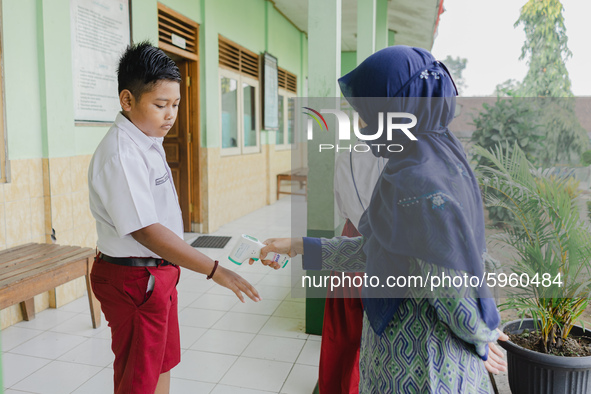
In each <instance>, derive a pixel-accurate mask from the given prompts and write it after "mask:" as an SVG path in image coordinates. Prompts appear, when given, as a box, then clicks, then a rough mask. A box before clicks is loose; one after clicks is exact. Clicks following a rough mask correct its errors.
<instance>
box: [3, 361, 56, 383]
mask: <svg viewBox="0 0 591 394" xmlns="http://www.w3.org/2000/svg"><path fill="white" fill-rule="evenodd" d="M50 362H51V360H47V359H44V358H37V357H29V356H22V355H20V354H13V353H3V354H2V369H3V373H4V375H3V377H4V387H11V386H14V385H15V384H16V383H18V382H19V381H21V380H22V379H24V378H26V377H27V376H29V375H30V374H32V373H33V372H35V371H37V370H38V369H39V368H41V367H43V366H45V365H47V364H49V363H50Z"/></svg>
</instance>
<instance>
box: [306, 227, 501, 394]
mask: <svg viewBox="0 0 591 394" xmlns="http://www.w3.org/2000/svg"><path fill="white" fill-rule="evenodd" d="M320 241H321V245H322V246H321V251H322V269H327V270H335V271H364V269H365V264H366V263H365V254H364V253H363V251H362V246H363V244H364V241H365V240H364V238H363V237H356V238H345V237H336V238H332V239H324V238H323V239H321V240H320ZM305 242H306V241H305ZM310 258H319V256H306V254H304V266H306V260H309V259H310ZM410 264H411V273H412V274H417V273H419V274H422V275H425V276H426V274H427V272H430V275H431V276H433V275H438V274H440V273H441V271H443V270H444V269H442V268H441V267H439V266H437V265H430V264H427V263H425V262H423V261H420V260H411V261H410ZM445 274H447V275H450V276H454V275H459V276H463V275H464V272H462V271H456V270H450V269H445ZM426 290H429V289H426ZM409 291H411V292H413V293H412V294H411V296H410V297H408V298H406V299H405V300H404V301H403V302H402V303H401V304H400V306H399V308H398V310H397V311H396V313H395V314H394V316H393V318H392V320H391V321H390V323H389V324H388V326H387V327H386V329H385V330H384V332H383V333H382V334H381V335H377V334H376V333H375V332H374V330H373V329H372V327H371V325H370V323H369V320H368V318H367V314H364V318H363V333H362V336H361V350H360V362H359V369H360V383H359V392H360V393H362V394H366V393H372V394H373V393H376V394H386V393H396V394H397V393H404V394H406V393H433V394H435V393H438V394H439V393H490V392H491V384H490V379H489V377H488V372H487V371H486V368H485V366H484V363H483V358H485V357H486V356H487V355H488V346H487V344H488V343H489V342H493V341H496V340H497V338H498V335H499V334H498V332H497V331H496V330H490V329H489V328H488V326H487V325H486V324H485V322H484V321H483V320H482V318H481V314H480V312H479V306H478V301H477V300H476V299H475V298H474V297H473V294H474V292H473V291H471V289H470V288H464V287H462V288H454V287H451V288H445V289H443V288H441V289H439V291H438V292H437V293H436V294H432V293H430V292H429V293H427V292H426V291H424V290H420V289H410V290H409Z"/></svg>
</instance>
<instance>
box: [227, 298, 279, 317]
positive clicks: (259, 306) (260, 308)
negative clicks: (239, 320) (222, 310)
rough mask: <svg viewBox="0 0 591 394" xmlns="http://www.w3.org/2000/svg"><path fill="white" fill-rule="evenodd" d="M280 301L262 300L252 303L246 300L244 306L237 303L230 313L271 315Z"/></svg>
mask: <svg viewBox="0 0 591 394" xmlns="http://www.w3.org/2000/svg"><path fill="white" fill-rule="evenodd" d="M279 304H281V301H278V300H267V299H264V298H263V300H262V301H259V302H252V301H251V300H248V301H247V302H245V303H244V304H243V303H241V302H238V303H237V304H236V305H234V307H233V308H232V309H231V311H232V312H238V313H252V314H255V315H268V316H270V315H272V314H273V313H274V312H275V310H276V309H277V307H279Z"/></svg>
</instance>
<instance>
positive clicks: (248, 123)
mask: <svg viewBox="0 0 591 394" xmlns="http://www.w3.org/2000/svg"><path fill="white" fill-rule="evenodd" d="M242 98H243V101H244V146H256V145H257V129H256V98H255V88H254V86H250V85H249V84H247V83H242Z"/></svg>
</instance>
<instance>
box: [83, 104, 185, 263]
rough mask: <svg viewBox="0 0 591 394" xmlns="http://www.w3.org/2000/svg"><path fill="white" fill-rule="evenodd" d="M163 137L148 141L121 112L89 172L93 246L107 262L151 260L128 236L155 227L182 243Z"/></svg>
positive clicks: (101, 145)
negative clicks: (115, 259)
mask: <svg viewBox="0 0 591 394" xmlns="http://www.w3.org/2000/svg"><path fill="white" fill-rule="evenodd" d="M162 141H163V138H157V137H149V136H147V135H145V134H144V133H143V132H142V131H141V130H140V129H138V128H137V127H136V126H135V125H134V124H133V123H132V122H131V121H129V120H128V119H127V118H126V117H125V116H123V115H122V114H121V113H119V114H118V115H117V118H116V119H115V123H114V124H113V126H112V127H111V128H110V129H109V131H108V132H107V134H106V135H105V137H104V138H103V140H102V141H101V143H100V144H99V146H98V147H97V149H96V151H95V153H94V155H93V157H92V160H91V162H90V167H89V169H88V189H89V197H90V210H91V212H92V215H93V216H94V218H95V219H96V229H97V233H98V242H97V247H98V249H99V251H100V252H102V253H104V254H106V255H108V256H112V257H156V258H159V257H160V256H158V255H157V254H155V253H154V252H152V251H151V250H149V249H147V248H146V247H144V246H143V245H141V244H140V243H139V242H137V241H136V240H135V239H134V238H133V237H132V236H131V235H130V234H131V233H132V232H134V231H136V230H139V229H141V228H144V227H147V226H149V225H151V224H154V223H160V224H162V225H163V226H165V227H167V228H168V229H169V230H171V231H172V232H174V233H175V234H177V235H178V236H179V237H180V238H181V239H182V238H183V219H182V214H181V209H180V206H179V203H178V196H177V193H176V190H175V187H174V184H173V180H172V173H171V171H170V167H169V166H168V164H167V163H166V155H165V153H164V148H163V146H162Z"/></svg>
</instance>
